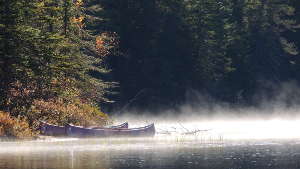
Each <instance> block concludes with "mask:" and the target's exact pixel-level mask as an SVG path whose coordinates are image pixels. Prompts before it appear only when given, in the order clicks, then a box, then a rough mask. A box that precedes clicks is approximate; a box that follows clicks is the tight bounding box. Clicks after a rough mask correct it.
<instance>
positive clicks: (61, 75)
mask: <svg viewBox="0 0 300 169" xmlns="http://www.w3.org/2000/svg"><path fill="white" fill-rule="evenodd" d="M83 8H84V7H83V2H82V1H80V0H77V1H73V0H43V1H40V0H26V1H24V0H9V1H7V0H1V1H0V55H1V57H0V110H3V111H5V112H8V113H9V114H10V116H12V118H14V117H16V118H19V117H20V118H21V117H22V118H25V117H26V120H27V121H28V123H29V124H30V126H32V127H33V126H34V124H35V123H36V122H37V121H38V120H46V121H51V122H53V123H55V124H61V125H63V124H65V123H77V124H82V125H87V123H93V121H92V120H93V118H92V117H94V120H95V122H99V121H101V122H100V123H101V124H102V125H103V124H105V123H106V122H107V116H106V115H105V114H103V113H102V112H101V111H99V110H98V108H97V107H98V106H97V105H96V104H95V103H96V102H101V101H105V100H106V99H105V97H104V94H105V89H106V88H108V87H109V84H107V83H105V82H103V81H102V80H101V79H99V78H98V79H97V78H95V77H93V76H92V75H91V73H90V72H91V71H93V72H104V71H105V69H104V68H102V67H101V66H95V64H100V63H101V61H102V58H103V55H101V51H105V50H106V49H105V47H101V46H99V45H96V36H95V35H92V34H90V33H89V32H88V30H86V29H85V26H84V18H85V17H86V16H88V15H86V14H85V12H84V9H83ZM99 37H101V36H99ZM102 53H103V52H102ZM71 111H74V112H71ZM100 119H101V120H100Z"/></svg>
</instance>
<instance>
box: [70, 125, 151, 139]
mask: <svg viewBox="0 0 300 169" xmlns="http://www.w3.org/2000/svg"><path fill="white" fill-rule="evenodd" d="M66 133H67V135H68V136H70V137H151V136H154V135H155V126H154V124H151V125H148V126H145V127H141V128H133V129H88V128H83V127H78V126H74V125H67V129H66Z"/></svg>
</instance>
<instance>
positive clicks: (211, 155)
mask: <svg viewBox="0 0 300 169" xmlns="http://www.w3.org/2000/svg"><path fill="white" fill-rule="evenodd" d="M0 168H1V169H2V168H3V169H4V168H5V169H41V168H45V169H125V168H126V169H140V168H143V169H145V168H155V169H299V168H300V140H298V139H293V140H288V139H285V140H247V141H243V140H234V141H233V140H231V141H230V140H222V139H219V140H218V139H215V140H213V139H211V140H209V141H207V140H206V141H203V140H201V139H199V138H197V139H186V138H174V139H168V138H167V136H161V137H156V138H148V139H142V138H140V139H125V138H124V139H63V138H61V139H50V140H43V141H27V142H0Z"/></svg>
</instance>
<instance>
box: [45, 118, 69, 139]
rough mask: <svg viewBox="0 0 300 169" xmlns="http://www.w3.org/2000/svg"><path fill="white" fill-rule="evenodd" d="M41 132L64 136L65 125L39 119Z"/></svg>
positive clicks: (48, 134)
mask: <svg viewBox="0 0 300 169" xmlns="http://www.w3.org/2000/svg"><path fill="white" fill-rule="evenodd" d="M41 134H43V135H47V136H64V135H66V127H65V126H58V125H54V124H49V123H46V122H44V121H41Z"/></svg>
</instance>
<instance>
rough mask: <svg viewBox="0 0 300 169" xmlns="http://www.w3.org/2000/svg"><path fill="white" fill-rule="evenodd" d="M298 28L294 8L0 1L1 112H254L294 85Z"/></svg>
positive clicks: (85, 121) (280, 2)
mask: <svg viewBox="0 0 300 169" xmlns="http://www.w3.org/2000/svg"><path fill="white" fill-rule="evenodd" d="M299 23H300V1H299V0H272V1H270V0H26V1H25V0H9V1H7V0H0V56H1V57H0V110H2V111H5V112H8V113H9V116H10V117H11V118H21V119H24V120H25V121H27V122H28V124H29V125H30V126H35V124H36V121H37V120H49V121H50V122H52V123H56V124H65V123H70V122H72V123H76V124H81V125H92V124H95V123H98V124H105V123H106V122H107V118H108V117H107V116H106V115H105V114H103V113H102V112H101V111H100V110H99V106H101V108H103V107H104V108H106V110H111V109H110V108H111V107H113V108H115V109H118V110H120V111H122V110H124V109H127V108H129V107H130V106H131V107H140V108H143V109H147V108H158V107H165V108H170V107H172V108H174V107H176V106H177V105H181V104H184V103H185V102H186V101H187V100H189V101H190V100H193V98H194V96H195V95H194V93H202V94H204V95H208V96H210V98H213V99H212V100H217V101H222V102H228V103H232V104H234V105H245V104H247V105H252V104H255V103H256V101H257V99H256V96H257V95H256V94H257V93H258V92H265V93H267V96H266V97H267V98H272V97H274V95H275V94H274V91H275V90H277V89H278V88H280V85H281V84H282V83H286V82H290V81H293V83H296V84H297V83H298V82H299V80H300V77H299V76H298V71H299V70H300V59H299V58H300V57H299V56H300V54H299V51H298V48H299V46H300V38H299V37H300V31H299V29H300V25H299ZM115 82H116V83H115ZM275 93H276V92H275ZM111 100H113V101H115V102H112V101H111ZM112 103H113V104H112ZM121 108H122V109H121ZM120 111H119V112H120ZM4 116H6V115H4Z"/></svg>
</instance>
